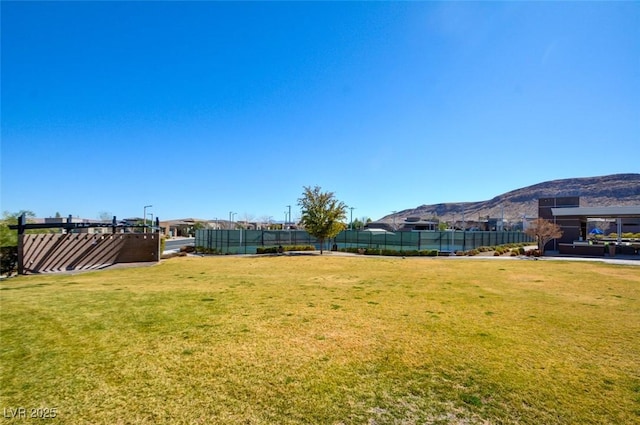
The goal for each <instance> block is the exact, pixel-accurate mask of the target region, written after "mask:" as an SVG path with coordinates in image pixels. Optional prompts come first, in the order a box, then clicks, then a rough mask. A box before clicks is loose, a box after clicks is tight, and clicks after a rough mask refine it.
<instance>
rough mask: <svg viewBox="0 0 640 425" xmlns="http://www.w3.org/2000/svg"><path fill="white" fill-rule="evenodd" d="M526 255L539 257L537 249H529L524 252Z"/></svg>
mask: <svg viewBox="0 0 640 425" xmlns="http://www.w3.org/2000/svg"><path fill="white" fill-rule="evenodd" d="M524 255H526V256H527V257H539V256H540V250H539V249H530V250H528V251H526V252H525V253H524Z"/></svg>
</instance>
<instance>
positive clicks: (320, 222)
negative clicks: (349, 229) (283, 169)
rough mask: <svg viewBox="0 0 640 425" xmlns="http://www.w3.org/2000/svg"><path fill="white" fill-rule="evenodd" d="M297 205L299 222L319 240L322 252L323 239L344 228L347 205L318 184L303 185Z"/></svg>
mask: <svg viewBox="0 0 640 425" xmlns="http://www.w3.org/2000/svg"><path fill="white" fill-rule="evenodd" d="M298 205H299V206H300V208H301V210H302V217H301V218H300V223H301V224H302V225H303V226H304V228H305V230H306V231H307V233H309V234H310V235H311V236H315V237H316V238H318V239H319V240H320V254H322V248H323V246H324V241H325V240H326V239H330V238H333V237H335V236H336V235H337V234H338V233H340V232H341V231H342V230H344V229H345V227H346V226H345V224H344V222H343V220H346V218H347V213H346V211H347V206H346V204H345V203H344V202H341V201H338V200H337V199H336V198H335V195H334V193H333V192H323V191H322V189H321V188H320V187H319V186H315V187H313V188H311V187H309V186H304V192H303V193H302V197H301V198H300V199H298Z"/></svg>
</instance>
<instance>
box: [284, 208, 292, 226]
mask: <svg viewBox="0 0 640 425" xmlns="http://www.w3.org/2000/svg"><path fill="white" fill-rule="evenodd" d="M287 208H289V225H291V205H287ZM285 221H286V220H285ZM285 224H286V223H285Z"/></svg>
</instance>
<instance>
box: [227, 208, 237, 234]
mask: <svg viewBox="0 0 640 425" xmlns="http://www.w3.org/2000/svg"><path fill="white" fill-rule="evenodd" d="M236 214H238V213H234V212H233V211H229V227H231V230H233V216H234V215H236Z"/></svg>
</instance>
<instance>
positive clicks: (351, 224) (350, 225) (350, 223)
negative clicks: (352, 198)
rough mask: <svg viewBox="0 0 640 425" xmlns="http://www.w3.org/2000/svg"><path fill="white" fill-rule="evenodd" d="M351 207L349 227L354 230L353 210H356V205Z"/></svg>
mask: <svg viewBox="0 0 640 425" xmlns="http://www.w3.org/2000/svg"><path fill="white" fill-rule="evenodd" d="M349 209H350V210H351V216H350V217H349V229H350V230H353V210H355V209H356V208H355V207H349Z"/></svg>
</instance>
